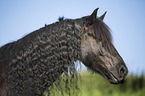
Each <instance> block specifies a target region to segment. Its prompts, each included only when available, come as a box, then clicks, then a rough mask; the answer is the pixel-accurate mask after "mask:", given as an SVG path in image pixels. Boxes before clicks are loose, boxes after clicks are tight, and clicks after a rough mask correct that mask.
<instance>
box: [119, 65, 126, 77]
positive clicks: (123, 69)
mask: <svg viewBox="0 0 145 96" xmlns="http://www.w3.org/2000/svg"><path fill="white" fill-rule="evenodd" d="M119 71H120V75H121V76H124V75H125V73H126V70H125V68H124V67H123V66H122V67H121V68H120V70H119Z"/></svg>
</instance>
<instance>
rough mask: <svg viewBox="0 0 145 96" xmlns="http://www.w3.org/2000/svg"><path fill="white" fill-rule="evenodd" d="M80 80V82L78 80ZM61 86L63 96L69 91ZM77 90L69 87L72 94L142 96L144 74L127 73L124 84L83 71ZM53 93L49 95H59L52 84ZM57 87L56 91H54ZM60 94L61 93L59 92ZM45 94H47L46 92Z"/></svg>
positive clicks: (144, 92) (144, 93) (143, 92)
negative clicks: (111, 81) (110, 81)
mask: <svg viewBox="0 0 145 96" xmlns="http://www.w3.org/2000/svg"><path fill="white" fill-rule="evenodd" d="M80 81H81V82H80ZM61 84H62V86H63V87H62V88H65V90H66V91H64V92H63V95H64V96H69V95H68V94H69V92H68V91H67V89H66V87H65V86H64V84H63V83H61ZM78 84H79V89H80V90H79V91H77V90H73V89H70V93H71V91H72V92H76V93H77V94H75V95H73V96H144V95H145V76H143V75H141V76H133V75H129V76H128V77H127V79H126V82H125V83H124V84H118V85H114V84H110V83H109V82H108V81H107V80H105V79H104V78H103V77H102V76H100V75H98V74H92V73H89V72H84V73H82V74H81V80H79V82H78ZM53 89H55V90H53V94H51V96H60V94H61V92H60V91H58V90H59V88H57V86H54V88H53ZM56 89H57V92H56ZM61 95H62V94H61ZM46 96H47V94H46Z"/></svg>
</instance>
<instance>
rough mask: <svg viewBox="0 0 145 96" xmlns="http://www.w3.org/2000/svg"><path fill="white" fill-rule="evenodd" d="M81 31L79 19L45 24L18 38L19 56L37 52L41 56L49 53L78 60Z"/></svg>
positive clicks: (52, 55)
mask: <svg viewBox="0 0 145 96" xmlns="http://www.w3.org/2000/svg"><path fill="white" fill-rule="evenodd" d="M81 32H82V24H81V22H80V21H79V20H76V21H75V20H72V21H61V22H57V23H55V24H52V25H48V26H45V27H44V28H41V29H40V30H37V31H35V32H33V33H31V34H29V35H27V36H25V37H24V38H22V39H20V40H18V42H17V46H16V47H17V49H18V50H16V51H17V52H16V53H17V54H16V55H17V58H20V57H25V56H28V55H29V54H31V55H33V54H35V52H36V53H39V55H40V57H41V55H42V56H43V55H47V57H48V58H49V57H50V58H54V57H56V56H58V57H61V56H66V57H67V59H68V60H73V61H75V60H78V59H80V57H81V56H80V52H81V50H80V45H81ZM39 51H40V52H39ZM20 55H21V56H20ZM22 55H23V56H22ZM31 60H33V58H32V59H31Z"/></svg>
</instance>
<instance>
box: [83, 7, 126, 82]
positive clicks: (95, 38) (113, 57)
mask: <svg viewBox="0 0 145 96" xmlns="http://www.w3.org/2000/svg"><path fill="white" fill-rule="evenodd" d="M97 10H98V8H97V9H95V10H94V12H93V13H92V14H91V15H90V16H87V17H84V18H83V19H84V31H83V32H82V39H81V54H82V62H83V63H84V64H85V65H86V66H87V67H88V68H89V69H91V70H92V71H93V72H97V73H99V74H101V75H102V76H103V77H104V78H106V79H107V80H108V81H109V82H110V83H115V84H117V83H121V82H123V81H124V78H125V77H126V76H127V73H128V69H127V67H126V65H125V63H124V61H123V59H122V57H121V56H120V55H119V53H118V52H117V50H116V49H115V47H114V46H113V44H112V38H111V33H110V30H109V28H108V26H107V25H106V24H105V23H104V22H103V18H104V16H105V14H106V12H105V13H104V14H103V15H102V16H100V17H98V18H97V17H96V15H97Z"/></svg>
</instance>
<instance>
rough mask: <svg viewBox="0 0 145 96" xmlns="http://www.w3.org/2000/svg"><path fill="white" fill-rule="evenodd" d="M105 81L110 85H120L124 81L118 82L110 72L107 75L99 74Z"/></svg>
mask: <svg viewBox="0 0 145 96" xmlns="http://www.w3.org/2000/svg"><path fill="white" fill-rule="evenodd" d="M100 74H101V75H102V76H103V77H104V78H105V79H106V80H107V81H109V82H110V83H111V84H120V83H124V79H122V80H118V79H117V77H115V76H114V75H113V74H112V73H111V72H108V73H106V74H105V73H100Z"/></svg>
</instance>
